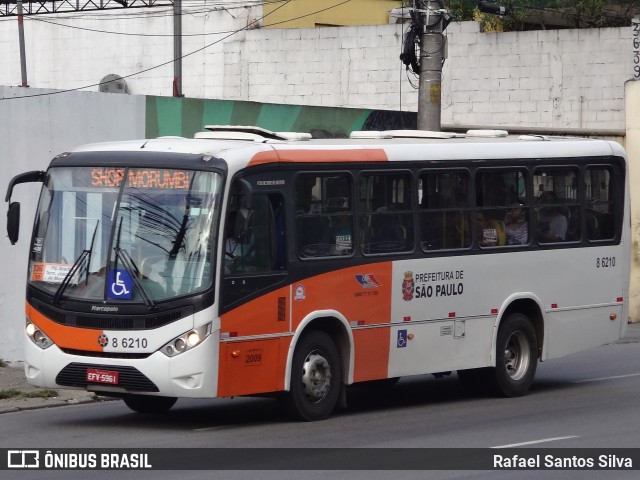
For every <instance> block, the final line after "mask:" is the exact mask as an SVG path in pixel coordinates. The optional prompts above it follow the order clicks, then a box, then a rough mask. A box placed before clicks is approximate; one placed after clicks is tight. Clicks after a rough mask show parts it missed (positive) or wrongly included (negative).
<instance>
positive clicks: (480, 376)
mask: <svg viewBox="0 0 640 480" xmlns="http://www.w3.org/2000/svg"><path fill="white" fill-rule="evenodd" d="M537 366H538V341H537V337H536V332H535V330H534V328H533V325H532V324H531V321H530V320H529V318H528V317H527V316H526V315H523V314H522V313H512V314H511V315H509V316H508V317H507V318H506V319H505V320H504V321H503V322H502V325H500V329H499V330H498V338H497V340H496V366H495V367H486V368H473V369H469V370H458V378H459V379H460V383H462V386H463V387H464V389H465V390H467V391H468V392H470V393H472V394H480V395H487V394H497V395H503V396H505V397H520V396H522V395H525V394H526V393H527V392H528V391H529V388H530V387H531V384H532V383H533V378H534V376H535V374H536V369H537Z"/></svg>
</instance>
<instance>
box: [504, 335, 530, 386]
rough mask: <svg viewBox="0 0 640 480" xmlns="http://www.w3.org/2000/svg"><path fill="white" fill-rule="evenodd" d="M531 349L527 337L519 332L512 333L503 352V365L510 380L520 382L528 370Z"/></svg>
mask: <svg viewBox="0 0 640 480" xmlns="http://www.w3.org/2000/svg"><path fill="white" fill-rule="evenodd" d="M530 356H531V349H530V348H529V342H528V341H527V337H526V336H525V334H524V333H523V332H521V331H519V330H518V331H517V332H513V333H512V334H511V336H510V337H509V340H507V344H506V345H505V350H504V363H505V367H506V370H507V374H508V375H509V377H511V379H512V380H520V379H522V377H524V376H525V374H526V373H527V371H528V370H529V358H530Z"/></svg>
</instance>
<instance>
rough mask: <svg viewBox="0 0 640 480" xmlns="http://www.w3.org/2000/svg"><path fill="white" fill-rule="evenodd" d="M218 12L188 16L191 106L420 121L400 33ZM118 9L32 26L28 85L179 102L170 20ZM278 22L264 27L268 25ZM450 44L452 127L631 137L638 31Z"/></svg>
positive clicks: (471, 28) (11, 54) (508, 36)
mask: <svg viewBox="0 0 640 480" xmlns="http://www.w3.org/2000/svg"><path fill="white" fill-rule="evenodd" d="M211 1H212V0H206V1H205V2H204V3H203V6H202V7H199V8H198V12H201V13H193V14H190V15H185V16H184V17H183V24H184V25H183V31H184V34H185V36H184V45H183V52H184V54H188V56H186V57H185V58H184V60H183V72H184V80H183V91H184V94H185V96H186V97H191V98H217V99H224V100H242V101H252V102H263V103H274V104H282V103H283V104H296V105H317V106H329V107H352V108H367V109H384V110H396V111H397V110H405V111H413V112H415V111H416V110H417V92H416V90H415V89H414V88H412V86H411V83H410V81H409V79H408V78H407V75H406V74H405V71H404V66H403V65H402V64H401V62H400V60H399V54H400V50H401V44H402V37H403V32H404V29H405V27H404V26H402V25H377V26H364V27H335V28H308V29H275V28H264V29H262V28H254V29H251V30H248V31H242V32H239V33H236V34H233V33H232V32H233V31H234V30H237V29H240V28H242V27H243V26H245V25H247V23H248V22H250V21H251V20H254V19H258V18H261V17H262V13H261V10H260V9H258V8H257V7H256V8H239V7H240V6H242V2H241V1H240V0H234V2H231V3H230V7H229V8H228V9H227V10H221V11H213V10H211V11H208V12H206V13H203V12H204V11H205V10H206V9H207V8H209V9H211V8H212V4H211ZM234 5H236V7H238V8H232V7H233V6H234ZM122 12H123V11H115V12H110V13H109V12H100V14H99V15H96V14H95V13H84V14H74V15H73V18H70V17H68V16H67V15H57V16H52V17H46V16H37V17H33V18H31V19H27V20H26V21H25V31H26V48H27V60H28V62H27V70H28V72H27V73H28V78H29V84H30V85H31V86H32V87H44V88H79V87H82V86H87V85H95V84H96V83H98V82H99V81H100V79H101V78H102V77H103V76H105V75H106V74H109V73H115V74H118V75H120V76H123V77H126V76H127V75H130V74H134V73H136V72H141V71H144V70H147V69H151V70H148V71H146V72H144V73H140V74H136V75H134V76H131V77H127V78H126V81H127V83H128V85H129V88H130V91H131V92H132V93H134V94H145V95H164V96H170V95H171V94H172V81H173V66H172V64H171V63H168V64H166V65H164V66H161V67H158V68H153V67H155V66H158V65H161V64H163V63H167V62H170V61H171V59H172V52H173V44H172V37H171V33H172V23H171V17H170V16H167V15H165V14H166V13H167V11H166V10H164V9H162V8H157V9H155V8H154V9H149V10H144V15H142V14H141V13H140V12H141V11H140V10H132V11H129V12H127V15H123V13H122ZM152 15H153V16H152ZM274 15H275V13H274ZM10 20H11V19H2V21H0V47H1V48H2V51H3V52H8V55H6V59H3V60H5V61H4V63H3V66H2V68H0V85H2V84H5V85H18V84H20V64H19V56H18V42H17V39H18V35H17V25H16V22H13V21H10ZM44 20H46V21H47V22H54V23H56V24H57V25H52V24H51V23H44V22H43V21H44ZM269 22H271V18H270V17H269V16H266V17H264V18H263V19H262V21H261V24H268V23H269ZM98 30H99V31H98ZM105 32H111V33H105ZM213 32H218V34H212V33H213ZM222 32H226V33H222ZM202 33H207V35H204V36H203V35H199V34H202ZM124 34H127V35H124ZM131 35H133V36H131ZM447 38H448V45H449V47H448V55H449V56H448V59H447V61H446V62H445V64H444V71H443V82H442V93H443V98H442V107H443V111H442V122H443V124H445V125H446V126H465V125H483V126H486V125H493V126H504V127H519V128H546V129H550V128H556V129H591V130H594V129H598V130H600V129H613V130H620V131H623V130H624V125H625V118H624V82H625V81H626V80H627V79H629V78H631V76H632V73H633V70H632V67H633V63H632V41H631V28H630V27H627V28H614V29H584V30H547V31H533V32H512V33H483V32H480V31H479V24H478V23H476V22H463V23H452V24H450V25H449V27H448V28H447ZM410 78H411V77H410ZM411 80H412V81H413V82H414V83H416V84H417V81H416V79H415V78H411ZM89 89H90V90H93V91H96V90H97V89H98V87H97V86H93V87H90V88H89Z"/></svg>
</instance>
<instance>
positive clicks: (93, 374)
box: [87, 368, 118, 385]
mask: <svg viewBox="0 0 640 480" xmlns="http://www.w3.org/2000/svg"><path fill="white" fill-rule="evenodd" d="M87 382H92V383H107V384H109V385H117V384H118V372H114V371H113V370H98V369H97V368H87Z"/></svg>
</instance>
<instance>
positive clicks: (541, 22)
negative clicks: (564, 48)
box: [409, 0, 640, 31]
mask: <svg viewBox="0 0 640 480" xmlns="http://www.w3.org/2000/svg"><path fill="white" fill-rule="evenodd" d="M409 3H411V2H409ZM494 3H496V4H499V5H501V6H504V7H507V8H508V9H509V11H510V14H509V15H506V16H504V17H499V16H497V15H491V14H483V13H481V12H479V10H478V9H477V8H476V5H477V4H478V2H477V1H474V0H445V2H444V4H445V7H446V8H447V9H448V10H449V11H450V12H451V13H452V14H453V16H454V19H455V20H456V21H465V20H478V21H481V22H482V23H483V28H484V29H485V30H504V31H522V30H540V29H548V28H601V27H622V26H628V25H630V24H631V19H632V18H633V16H634V15H638V14H640V0H546V1H540V0H538V1H536V0H502V1H499V0H498V1H496V2H494Z"/></svg>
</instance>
